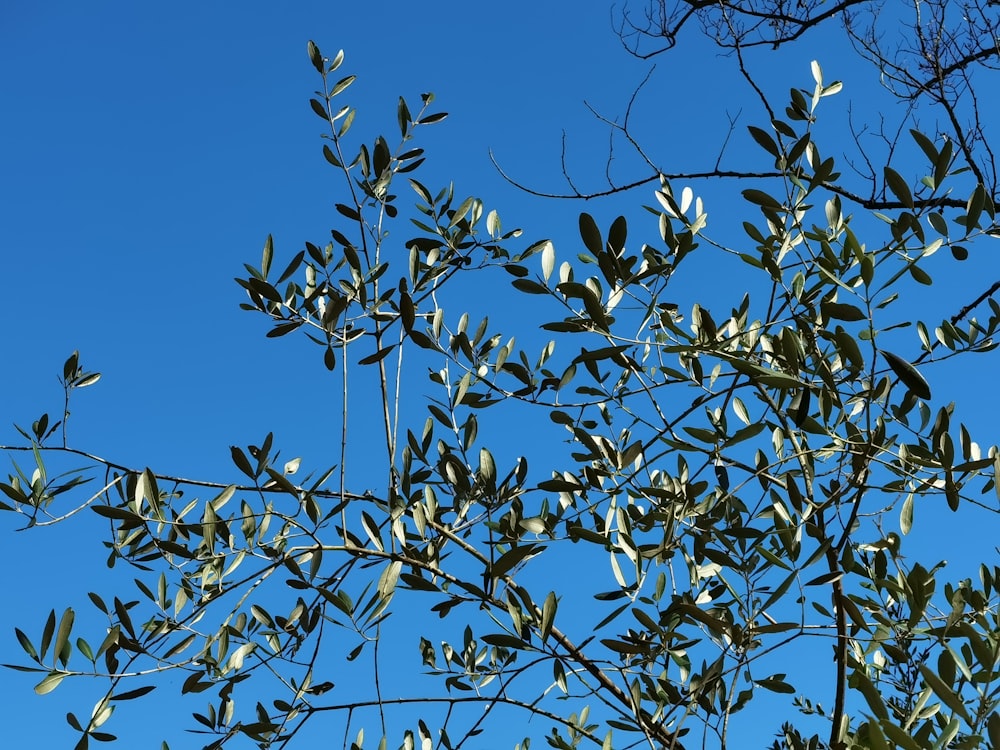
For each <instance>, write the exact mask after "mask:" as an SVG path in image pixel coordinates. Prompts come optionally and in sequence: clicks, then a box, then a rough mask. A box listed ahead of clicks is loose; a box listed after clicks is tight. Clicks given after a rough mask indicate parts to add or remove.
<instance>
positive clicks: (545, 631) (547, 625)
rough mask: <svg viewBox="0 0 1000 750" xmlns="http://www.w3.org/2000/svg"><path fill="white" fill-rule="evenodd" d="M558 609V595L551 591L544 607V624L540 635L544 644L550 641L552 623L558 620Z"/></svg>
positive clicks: (540, 629)
mask: <svg viewBox="0 0 1000 750" xmlns="http://www.w3.org/2000/svg"><path fill="white" fill-rule="evenodd" d="M557 607H558V600H557V599H556V595H555V593H554V592H552V591H550V592H549V593H548V595H547V596H546V597H545V603H544V604H543V605H542V623H541V626H540V628H539V634H540V635H541V637H542V641H543V642H544V641H545V640H547V639H548V637H549V634H550V633H551V632H552V623H553V621H554V620H555V618H556V608H557Z"/></svg>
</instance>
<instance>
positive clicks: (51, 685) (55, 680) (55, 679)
mask: <svg viewBox="0 0 1000 750" xmlns="http://www.w3.org/2000/svg"><path fill="white" fill-rule="evenodd" d="M65 678H66V672H49V674H48V675H47V676H46V677H45V679H43V680H42V681H41V682H39V683H38V684H37V685H35V692H36V693H38V695H45V694H46V693H51V692H52V691H53V690H55V689H56V688H57V687H59V683H60V682H62V681H63V680H64V679H65Z"/></svg>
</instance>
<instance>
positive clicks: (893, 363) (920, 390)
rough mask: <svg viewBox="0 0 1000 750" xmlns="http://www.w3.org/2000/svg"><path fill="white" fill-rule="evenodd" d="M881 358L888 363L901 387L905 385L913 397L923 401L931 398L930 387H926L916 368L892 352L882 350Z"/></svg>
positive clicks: (926, 384)
mask: <svg viewBox="0 0 1000 750" xmlns="http://www.w3.org/2000/svg"><path fill="white" fill-rule="evenodd" d="M882 356H883V357H885V361H886V362H888V363H889V367H891V368H892V371H893V372H894V373H896V377H898V378H899V379H900V381H901V382H902V383H903V385H905V386H906V387H907V388H908V389H909V390H910V392H911V393H912V394H913V395H914V396H916V397H917V398H922V399H923V400H924V401H926V400H928V399H929V398H930V397H931V387H930V385H928V383H927V381H926V380H924V376H923V375H921V374H920V373H919V372H918V371H917V368H916V367H914V366H913V365H911V364H910V363H909V362H907V361H906V360H905V359H903V358H902V357H900V356H897V355H895V354H893V353H892V352H887V351H885V350H883V351H882Z"/></svg>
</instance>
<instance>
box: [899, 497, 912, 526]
mask: <svg viewBox="0 0 1000 750" xmlns="http://www.w3.org/2000/svg"><path fill="white" fill-rule="evenodd" d="M912 528H913V493H912V492H911V493H910V494H908V495H907V496H906V499H905V500H904V501H903V507H902V509H901V510H900V512H899V530H900V531H902V532H903V535H904V536H905V535H906V534H909V533H910V529H912Z"/></svg>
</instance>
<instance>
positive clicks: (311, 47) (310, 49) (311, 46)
mask: <svg viewBox="0 0 1000 750" xmlns="http://www.w3.org/2000/svg"><path fill="white" fill-rule="evenodd" d="M306 53H307V54H308V55H309V62H311V63H312V64H313V67H314V68H316V72H317V73H319V74H320V75H322V74H324V73H325V72H326V71H325V70H324V69H323V55H322V54H321V53H320V51H319V47H317V46H316V43H315V42H313V41H312V40H311V39H310V40H309V41H308V42H307V43H306Z"/></svg>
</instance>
